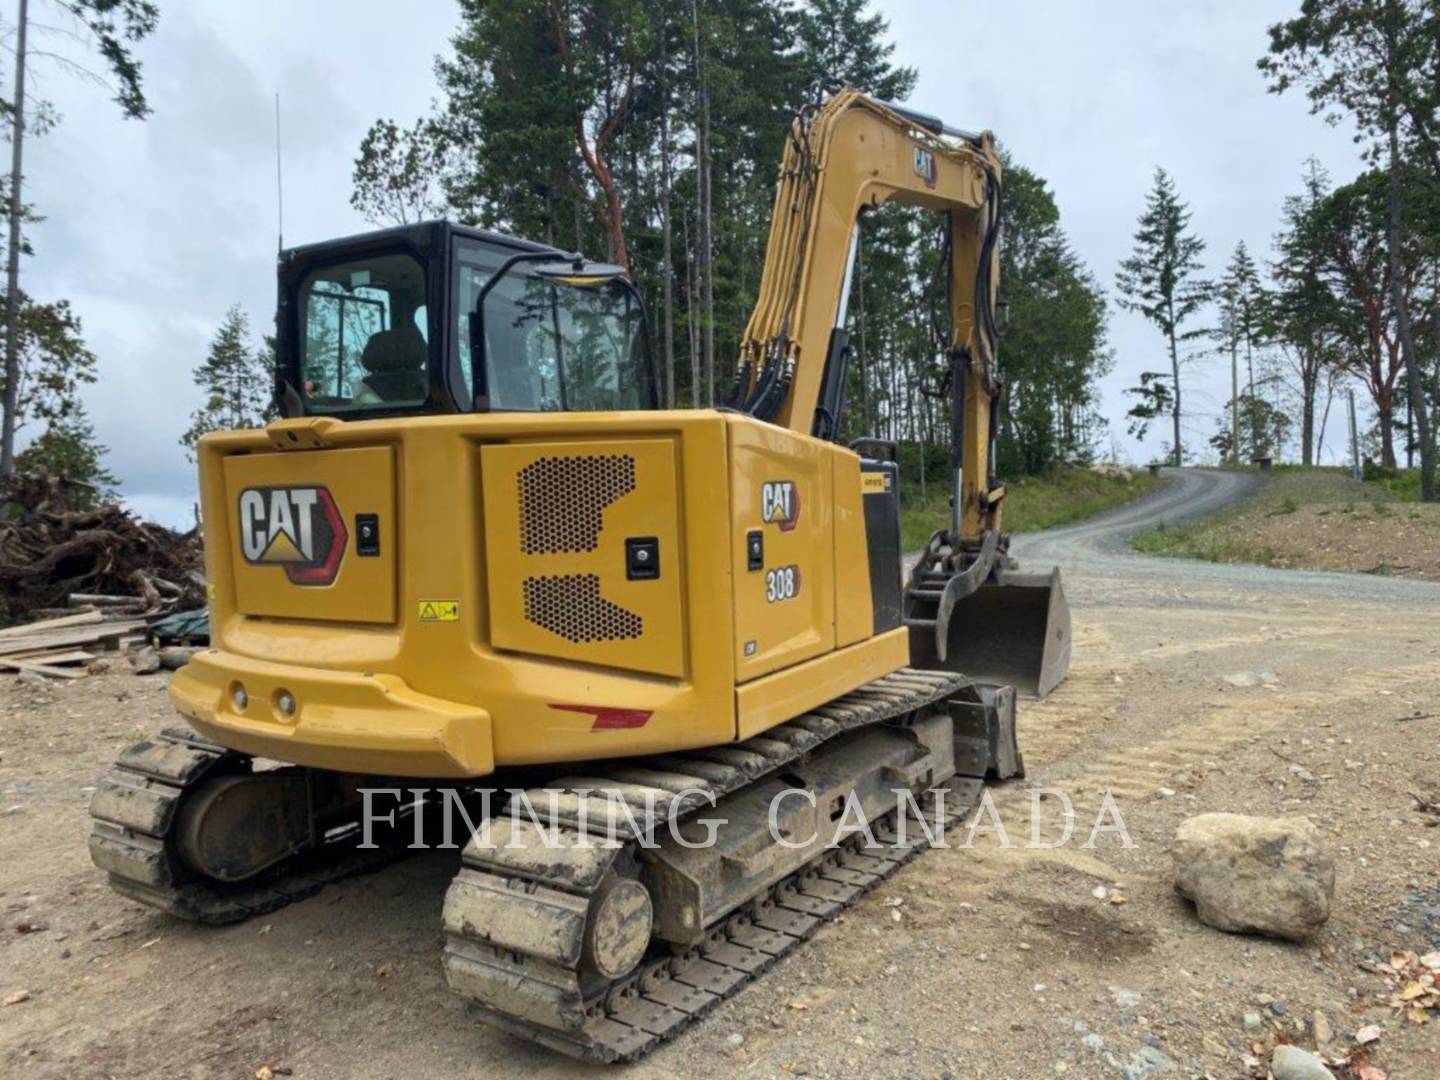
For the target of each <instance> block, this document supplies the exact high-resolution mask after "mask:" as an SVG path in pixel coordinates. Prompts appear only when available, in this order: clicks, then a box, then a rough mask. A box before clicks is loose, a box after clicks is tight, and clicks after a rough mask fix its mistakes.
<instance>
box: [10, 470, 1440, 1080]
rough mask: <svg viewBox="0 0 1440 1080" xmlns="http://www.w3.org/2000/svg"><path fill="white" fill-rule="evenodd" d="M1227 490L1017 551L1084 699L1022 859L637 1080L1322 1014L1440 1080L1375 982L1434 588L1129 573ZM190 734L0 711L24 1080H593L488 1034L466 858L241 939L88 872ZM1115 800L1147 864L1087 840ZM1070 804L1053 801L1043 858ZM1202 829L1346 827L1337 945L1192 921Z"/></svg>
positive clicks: (1400, 942)
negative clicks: (163, 743)
mask: <svg viewBox="0 0 1440 1080" xmlns="http://www.w3.org/2000/svg"><path fill="white" fill-rule="evenodd" d="M1224 484H1225V481H1223V480H1216V479H1215V478H1214V476H1213V475H1210V474H1203V473H1195V472H1191V471H1189V470H1187V471H1186V472H1184V473H1182V474H1179V475H1178V476H1175V477H1173V478H1172V483H1171V484H1170V485H1169V486H1168V488H1167V489H1166V490H1165V491H1163V492H1160V493H1158V494H1157V495H1155V496H1151V497H1150V498H1149V499H1148V500H1146V501H1142V503H1140V504H1136V505H1134V506H1130V507H1126V508H1124V509H1123V510H1121V511H1119V512H1118V513H1117V515H1116V516H1115V518H1114V519H1112V520H1110V521H1109V522H1098V521H1097V522H1091V523H1087V524H1086V525H1083V526H1077V527H1074V528H1071V529H1066V530H1057V531H1055V532H1054V533H1048V534H1036V535H1035V536H1033V537H1027V538H1025V540H1024V542H1023V543H1019V544H1017V549H1018V551H1019V554H1020V556H1021V558H1022V559H1024V560H1025V562H1026V565H1027V566H1029V567H1032V568H1033V567H1036V566H1038V565H1040V563H1041V562H1043V561H1058V562H1059V563H1060V564H1061V565H1062V567H1063V568H1064V572H1065V574H1066V588H1067V590H1068V593H1069V595H1070V598H1071V601H1072V604H1073V606H1074V614H1075V636H1076V640H1075V665H1074V668H1073V669H1072V674H1071V677H1070V679H1069V680H1068V681H1067V682H1066V683H1065V684H1064V686H1062V687H1061V688H1060V690H1058V691H1057V692H1056V693H1055V694H1053V695H1052V696H1051V697H1050V699H1049V700H1047V701H1045V702H1043V703H1022V714H1021V715H1022V719H1021V738H1022V745H1023V746H1024V749H1025V755H1026V762H1027V765H1028V766H1029V769H1030V775H1029V778H1028V780H1027V781H1026V782H1024V783H1022V784H1010V785H1003V786H1000V787H997V788H994V789H993V791H992V794H993V797H994V799H995V804H996V806H997V808H998V810H999V814H1000V819H1001V820H1002V821H1003V822H1004V823H1005V825H1006V826H1007V828H1008V829H1009V833H1010V838H1011V839H1012V840H1013V841H1015V843H1016V845H1017V846H1014V847H1010V848H1006V847H1003V846H1001V844H1000V843H999V842H998V840H997V838H996V837H995V835H994V834H993V832H987V833H984V834H981V835H978V836H977V838H976V839H975V842H974V844H973V846H971V847H970V848H968V849H965V848H963V847H962V846H961V845H962V844H963V841H964V839H965V836H964V834H963V833H962V834H960V835H958V836H952V837H951V845H952V846H951V847H949V848H947V849H944V850H936V851H932V852H931V853H929V854H927V855H925V856H924V857H922V858H921V859H920V860H918V861H917V862H915V863H913V864H911V865H910V866H909V867H907V868H906V869H904V870H902V871H901V872H900V873H899V874H898V875H897V876H896V877H895V878H893V879H892V880H891V881H889V882H888V883H886V884H884V885H883V886H881V887H879V888H877V889H876V890H875V891H874V892H872V893H871V894H870V895H869V896H868V897H867V898H866V899H865V900H863V901H862V902H861V903H860V904H859V905H858V906H857V907H856V908H855V909H853V910H852V911H850V912H849V913H847V914H846V915H845V916H844V917H843V919H842V920H841V921H839V922H838V923H836V924H834V925H832V926H830V927H828V928H826V929H824V930H823V931H822V932H821V933H820V934H819V935H818V936H817V937H816V938H815V939H814V940H813V941H812V942H811V943H810V944H809V945H808V946H807V947H806V948H804V949H802V950H801V951H800V952H799V953H798V954H797V955H795V956H793V957H791V958H789V959H788V960H786V961H784V962H783V963H782V964H780V965H779V966H778V967H777V968H776V969H775V970H774V971H772V972H771V973H770V974H769V975H767V976H766V977H764V978H762V979H761V980H760V981H758V982H757V983H756V984H754V985H753V986H752V987H750V988H749V989H747V990H745V991H743V992H742V993H741V994H739V995H738V996H737V997H736V998H735V999H733V1000H732V1001H730V1002H727V1003H726V1004H724V1005H722V1006H721V1007H720V1008H719V1009H718V1010H717V1011H716V1012H715V1013H713V1014H712V1015H711V1016H710V1018H709V1019H708V1020H707V1021H706V1022H705V1023H703V1024H702V1025H700V1026H699V1027H697V1028H695V1029H692V1031H690V1032H689V1033H687V1034H685V1035H684V1036H682V1037H681V1038H679V1039H678V1040H676V1041H675V1042H673V1043H671V1044H669V1045H668V1046H666V1047H664V1048H662V1049H661V1050H660V1051H659V1052H657V1053H656V1054H654V1055H653V1056H652V1057H650V1058H649V1059H647V1060H646V1061H645V1062H643V1063H642V1064H640V1065H638V1066H634V1067H631V1068H628V1069H626V1070H624V1073H625V1075H626V1076H636V1077H659V1076H687V1077H690V1076H732V1075H740V1074H743V1075H747V1076H759V1077H770V1076H778V1077H784V1076H798V1075H808V1076H834V1077H842V1076H844V1077H850V1076H858V1075H864V1076H895V1077H901V1076H905V1077H915V1076H920V1077H942V1076H946V1075H949V1076H952V1077H976V1078H984V1080H999V1078H1005V1077H1011V1078H1015V1080H1034V1078H1039V1077H1051V1076H1066V1077H1082V1078H1087V1080H1088V1078H1091V1077H1094V1078H1097V1080H1098V1078H1125V1077H1127V1076H1128V1077H1131V1078H1132V1080H1133V1078H1139V1077H1144V1076H1149V1075H1155V1076H1160V1077H1168V1076H1173V1077H1186V1078H1188V1077H1198V1076H1204V1075H1206V1074H1207V1073H1208V1074H1209V1075H1211V1076H1214V1077H1217V1078H1224V1080H1230V1078H1233V1077H1240V1076H1244V1075H1246V1073H1245V1068H1246V1067H1245V1066H1244V1064H1243V1055H1244V1054H1245V1053H1246V1052H1247V1051H1248V1049H1249V1048H1250V1046H1251V1044H1252V1043H1256V1042H1261V1043H1264V1044H1266V1045H1267V1046H1268V1045H1270V1044H1272V1043H1273V1042H1274V1040H1275V1038H1276V1037H1277V1033H1281V1036H1282V1037H1285V1038H1289V1039H1291V1040H1293V1041H1296V1042H1299V1043H1301V1044H1302V1045H1306V1046H1308V1045H1310V1044H1311V1039H1310V1035H1309V1026H1310V1022H1311V1016H1312V1014H1313V1012H1314V1011H1315V1010H1317V1009H1318V1010H1321V1011H1323V1012H1324V1014H1325V1015H1326V1017H1327V1019H1328V1021H1329V1023H1330V1025H1331V1026H1332V1027H1333V1028H1334V1030H1335V1032H1336V1042H1335V1045H1336V1046H1337V1047H1342V1046H1344V1045H1346V1044H1348V1043H1349V1042H1350V1041H1351V1038H1352V1036H1353V1035H1354V1033H1355V1032H1356V1031H1357V1030H1358V1029H1359V1028H1360V1027H1362V1026H1363V1025H1366V1024H1370V1023H1378V1024H1380V1025H1381V1027H1382V1032H1383V1033H1382V1036H1381V1038H1380V1040H1379V1042H1378V1043H1377V1044H1375V1046H1374V1047H1373V1050H1374V1053H1373V1058H1374V1060H1375V1061H1376V1063H1377V1064H1379V1065H1380V1066H1382V1067H1383V1068H1385V1069H1386V1070H1387V1071H1388V1073H1389V1076H1390V1077H1391V1080H1397V1078H1398V1080H1430V1078H1433V1077H1436V1076H1440V1038H1437V1030H1440V1029H1437V1027H1436V1022H1440V1018H1437V1021H1436V1022H1432V1023H1431V1024H1428V1025H1425V1026H1423V1027H1422V1026H1419V1025H1416V1024H1412V1023H1410V1022H1408V1021H1404V1020H1403V1019H1396V1018H1394V1017H1393V1016H1392V1015H1391V1011H1390V1010H1389V1009H1387V1008H1383V1007H1381V1006H1379V1005H1378V1004H1377V1002H1376V994H1377V992H1379V991H1380V990H1382V989H1383V983H1382V982H1381V980H1380V979H1379V978H1378V977H1377V976H1376V975H1374V974H1372V973H1371V972H1370V971H1368V970H1366V967H1365V965H1369V964H1371V963H1372V962H1373V961H1374V960H1377V959H1380V958H1382V957H1384V956H1386V955H1388V953H1389V951H1390V949H1391V948H1392V947H1402V948H1410V949H1414V950H1416V951H1425V950H1426V949H1433V948H1440V859H1437V854H1440V829H1433V828H1428V827H1427V826H1426V819H1425V816H1424V815H1422V814H1420V813H1418V812H1417V811H1416V809H1415V806H1414V802H1413V800H1412V799H1411V797H1410V792H1412V791H1416V792H1425V791H1428V792H1431V793H1434V792H1436V791H1437V789H1440V685H1437V680H1436V678H1435V673H1436V671H1437V666H1440V587H1436V586H1433V585H1427V584H1425V583H1419V582H1398V581H1393V580H1386V579H1383V578H1375V577H1363V576H1358V575H1334V574H1322V573H1290V572H1282V571H1270V570H1259V569H1254V568H1247V567H1228V566H1216V565H1209V564H1199V563H1188V562H1185V561H1181V560H1155V559H1146V558H1141V557H1137V556H1134V555H1130V554H1127V553H1126V552H1125V551H1124V548H1123V544H1122V543H1121V542H1120V539H1119V537H1120V535H1121V534H1122V533H1123V532H1124V531H1126V530H1128V529H1133V528H1138V527H1141V526H1143V525H1144V524H1146V521H1147V515H1153V514H1154V513H1157V512H1159V513H1164V514H1170V515H1174V514H1178V513H1182V512H1184V510H1185V506H1186V504H1187V503H1188V504H1190V506H1191V508H1193V505H1194V504H1195V503H1197V502H1206V501H1213V500H1216V499H1218V500H1220V501H1223V500H1224V499H1226V498H1229V497H1232V496H1233V495H1234V494H1235V493H1234V492H1233V491H1229V492H1225V491H1220V490H1218V489H1219V488H1220V487H1223V486H1224ZM1207 493H1208V494H1207ZM1227 677H1229V678H1228V679H1227ZM1237 683H1240V684H1244V685H1236V684H1237ZM169 722H171V715H170V710H169V708H168V705H167V702H166V697H165V691H164V686H163V685H162V683H161V682H160V681H158V679H157V678H156V677H150V678H137V677H134V676H131V675H129V674H128V673H114V674H106V675H100V676H95V677H92V678H89V679H84V680H77V681H75V682H73V683H68V684H62V685H57V686H54V687H53V688H48V689H40V688H32V687H28V686H23V685H19V684H17V683H16V682H15V681H14V680H11V679H8V678H7V679H5V680H3V682H0V755H3V756H0V796H3V798H0V866H3V867H4V871H3V873H0V916H3V925H0V935H3V936H0V998H8V997H10V996H11V995H15V994H18V993H20V992H22V991H28V994H29V998H28V1000H25V1001H22V1002H19V1003H17V1004H13V1005H5V1006H0V1060H3V1061H4V1063H5V1065H6V1067H7V1069H8V1071H9V1072H10V1073H12V1074H14V1075H20V1076H35V1077H91V1076H95V1077H100V1076H124V1077H131V1076H136V1075H161V1076H195V1077H212V1076H216V1077H218V1076H232V1077H253V1076H254V1075H255V1074H256V1071H257V1069H260V1068H261V1067H262V1066H271V1067H272V1068H273V1067H276V1066H278V1067H281V1068H285V1069H290V1070H292V1072H293V1075H294V1076H296V1077H411V1076H424V1077H446V1076H488V1075H500V1074H507V1075H513V1074H516V1073H524V1074H526V1075H528V1076H531V1077H551V1076H572V1075H581V1074H585V1075H593V1073H594V1070H593V1069H589V1068H586V1067H584V1066H580V1065H577V1064H575V1063H572V1062H569V1061H567V1060H565V1059H563V1058H559V1057H556V1056H554V1055H552V1054H549V1053H547V1052H545V1051H543V1050H539V1049H536V1048H534V1047H531V1046H529V1045H527V1044H525V1043H522V1042H518V1041H516V1040H514V1039H511V1038H508V1037H505V1036H503V1035H500V1034H498V1033H496V1032H494V1031H491V1030H488V1029H486V1028H483V1027H479V1026H477V1025H475V1024H473V1023H472V1022H469V1021H467V1020H466V1018H465V1016H464V1013H463V1009H462V1007H461V1005H460V1003H459V1001H458V1000H457V999H455V998H453V997H452V996H451V995H450V994H449V993H448V992H447V991H446V989H445V987H444V985H443V982H442V980H441V976H440V967H439V959H438V957H439V950H440V944H441V942H440V931H439V911H440V903H441V899H442V897H443V895H444V890H445V887H446V884H447V883H448V880H449V878H450V876H451V875H452V874H453V873H454V870H455V867H456V863H457V862H458V860H457V859H456V858H455V857H454V855H453V853H451V854H446V853H427V854H424V855H420V856H418V857H416V858H414V859H411V860H409V861H407V862H405V863H402V864H399V865H396V866H393V867H390V868H388V869H386V870H384V871H382V872H380V873H377V874H373V875H370V876H368V877H365V878H361V879H357V880H354V881H350V882H346V883H344V884H341V885H338V886H335V887H332V888H330V889H328V890H327V891H325V892H324V893H322V894H321V895H320V896H318V897H316V898H314V899H312V900H308V901H306V902H303V903H300V904H297V905H295V906H293V907H291V908H289V909H286V910H284V911H282V912H279V913H276V914H275V915H272V916H268V917H266V918H263V919H260V920H258V921H256V922H252V923H247V924H244V925H241V926H236V927H228V928H222V929H207V928H202V927H195V926H190V925H186V924H182V923H177V922H174V921H171V920H168V919H166V918H163V917H161V916H159V915H156V914H153V913H151V912H149V911H146V910H144V909H142V908H140V907H138V906H137V905H135V904H132V903H129V902H127V901H125V900H123V899H122V898H120V897H118V896H116V895H115V894H113V893H111V892H110V891H109V890H108V889H107V888H106V887H105V885H104V883H103V882H102V881H101V880H100V875H99V874H98V873H97V872H96V871H95V870H94V869H93V867H91V865H90V862H89V858H88V855H87V852H86V847H85V838H86V835H87V833H88V830H89V823H88V819H87V813H86V803H87V800H88V797H89V791H88V788H89V785H91V784H92V783H93V781H94V778H95V776H96V775H97V774H98V773H99V772H100V771H102V769H103V768H104V767H105V766H106V764H107V763H108V762H109V761H110V760H111V759H112V758H113V757H114V755H115V753H116V752H117V751H118V750H119V749H121V748H122V747H123V746H125V745H126V744H127V743H128V742H129V741H131V740H133V739H134V738H136V737H138V736H140V735H141V734H143V733H147V732H151V731H154V730H157V729H158V728H159V727H161V726H162V725H164V724H166V723H169ZM1032 787H1043V788H1057V789H1060V790H1062V791H1064V792H1065V793H1066V794H1067V796H1068V797H1070V798H1071V799H1073V800H1074V804H1075V807H1076V819H1077V826H1076V831H1077V836H1076V838H1075V842H1074V843H1073V844H1071V845H1070V846H1067V847H1062V848H1058V849H1054V850H1042V849H1027V848H1026V847H1025V846H1024V844H1025V841H1026V840H1028V839H1029V833H1030V827H1031V823H1030V814H1029V811H1030V806H1031V796H1030V794H1029V789H1030V788H1032ZM1161 789H1163V791H1162V790H1161ZM1106 790H1109V791H1112V792H1113V793H1114V795H1115V797H1116V800H1117V805H1118V806H1119V807H1120V809H1121V812H1122V813H1123V816H1124V820H1125V823H1126V825H1127V827H1128V829H1129V833H1130V835H1131V837H1132V839H1133V841H1134V847H1131V848H1126V847H1122V846H1121V844H1120V842H1119V840H1118V838H1117V837H1116V836H1115V835H1114V834H1113V833H1107V834H1104V835H1101V836H1099V837H1098V838H1097V839H1096V843H1095V846H1094V847H1093V848H1090V849H1086V848H1083V847H1081V846H1080V843H1081V842H1082V841H1083V840H1084V839H1085V837H1086V836H1087V835H1088V833H1089V831H1090V826H1091V824H1092V822H1093V820H1094V815H1095V813H1096V811H1097V809H1098V807H1099V804H1100V801H1101V799H1102V797H1103V792H1104V791H1106ZM1157 791H1158V792H1161V793H1160V794H1159V795H1157ZM1165 792H1173V794H1169V795H1166V794H1164V793H1165ZM1058 803H1059V799H1058V798H1057V797H1055V796H1050V797H1047V798H1045V799H1044V801H1042V802H1041V804H1040V805H1041V807H1042V814H1041V822H1040V826H1041V836H1042V839H1044V840H1053V839H1055V838H1056V836H1057V833H1058V818H1057V817H1056V811H1055V809H1054V808H1055V807H1056V806H1057V805H1058ZM1206 810H1228V811H1238V812H1246V813H1262V814H1280V813H1284V814H1306V815H1309V816H1310V817H1311V818H1312V820H1314V821H1315V822H1316V823H1317V824H1318V825H1319V826H1320V827H1321V828H1322V830H1323V831H1324V832H1325V834H1326V835H1327V837H1328V838H1329V842H1330V844H1331V846H1332V850H1333V852H1334V854H1335V857H1336V861H1337V864H1338V870H1339V874H1338V877H1339V880H1338V885H1337V889H1336V905H1335V911H1334V914H1333V917H1332V919H1331V922H1330V924H1329V925H1328V926H1327V927H1326V929H1325V930H1324V931H1323V932H1322V934H1321V936H1320V937H1319V938H1318V939H1317V940H1316V941H1314V942H1312V943H1311V944H1309V945H1291V944H1285V943H1281V942H1274V941H1268V940H1265V939H1260V938H1253V937H1243V936H1233V935H1226V934H1221V933H1219V932H1216V931H1213V930H1210V929H1208V928H1205V927H1203V926H1201V925H1200V924H1198V923H1197V922H1196V920H1195V918H1194V916H1193V913H1192V912H1191V911H1190V910H1189V909H1187V907H1186V906H1185V905H1184V904H1183V903H1182V902H1181V901H1180V900H1179V899H1177V897H1176V896H1175V894H1174V892H1173V889H1172V887H1171V878H1170V873H1169V856H1168V853H1167V845H1168V843H1169V840H1170V838H1171V837H1172V836H1173V834H1174V830H1175V827H1176V826H1177V825H1178V824H1179V822H1180V821H1182V820H1183V819H1184V818H1185V817H1187V816H1189V815H1191V814H1194V813H1198V812H1202V811H1206ZM1097 886H1104V887H1105V889H1106V890H1107V895H1106V898H1105V899H1103V900H1102V899H1097V897H1096V896H1095V895H1094V892H1093V890H1095V889H1096V888H1097ZM1117 893H1118V895H1119V896H1121V897H1123V898H1124V903H1122V904H1117V903H1114V902H1112V901H1113V899H1114V897H1115V896H1116V895H1117ZM1246 1012H1253V1013H1255V1014H1257V1016H1258V1019H1259V1027H1258V1028H1256V1029H1254V1030H1250V1029H1247V1028H1246V1027H1245V1026H1244V1023H1243V1017H1244V1014H1245V1013H1246ZM1251 1019H1252V1020H1254V1019H1256V1017H1251ZM1147 1070H1148V1071H1147ZM1156 1070H1159V1071H1156ZM282 1075H283V1074H282Z"/></svg>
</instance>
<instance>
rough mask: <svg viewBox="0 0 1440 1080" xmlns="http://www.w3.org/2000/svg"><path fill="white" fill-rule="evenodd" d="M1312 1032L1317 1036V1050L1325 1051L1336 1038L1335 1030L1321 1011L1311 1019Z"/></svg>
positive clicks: (1316, 1012) (1316, 1011) (1317, 1011)
mask: <svg viewBox="0 0 1440 1080" xmlns="http://www.w3.org/2000/svg"><path fill="white" fill-rule="evenodd" d="M1310 1032H1311V1034H1313V1035H1314V1036H1315V1049H1316V1050H1323V1049H1325V1047H1326V1045H1328V1044H1329V1042H1330V1040H1331V1039H1333V1038H1334V1037H1335V1030H1334V1029H1333V1028H1332V1027H1331V1026H1330V1021H1329V1019H1328V1018H1327V1017H1326V1016H1325V1014H1324V1013H1323V1012H1321V1011H1320V1010H1319V1009H1316V1010H1315V1015H1314V1016H1312V1017H1311V1018H1310Z"/></svg>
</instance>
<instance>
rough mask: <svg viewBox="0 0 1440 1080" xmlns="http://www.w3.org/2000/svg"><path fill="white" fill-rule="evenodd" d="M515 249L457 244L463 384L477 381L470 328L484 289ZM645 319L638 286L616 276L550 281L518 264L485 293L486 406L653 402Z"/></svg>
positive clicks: (602, 407) (563, 407)
mask: <svg viewBox="0 0 1440 1080" xmlns="http://www.w3.org/2000/svg"><path fill="white" fill-rule="evenodd" d="M512 254H514V253H513V252H511V251H503V250H499V249H496V248H492V247H488V246H485V245H480V244H463V245H460V246H459V251H458V254H457V267H456V274H455V279H456V281H455V293H456V295H455V301H456V307H455V310H456V312H457V314H458V316H459V322H460V325H459V326H458V327H457V329H458V333H457V334H456V335H455V340H456V342H457V346H458V348H457V351H458V357H457V366H458V367H459V370H460V377H461V380H462V384H463V385H464V386H465V387H467V388H468V387H470V386H472V385H474V383H473V381H472V379H473V375H474V369H473V361H474V356H475V354H476V353H478V352H480V350H477V349H472V342H471V340H470V334H471V331H472V328H473V327H474V325H475V323H474V321H473V320H471V318H470V314H471V313H472V312H474V311H475V304H476V300H477V298H478V297H479V294H480V290H481V289H482V288H484V286H485V284H486V282H487V281H489V280H490V278H491V277H492V276H493V275H494V274H495V272H496V271H497V270H498V269H499V268H500V266H501V264H502V263H504V262H505V261H506V259H508V258H509V257H510V256H511V255H512ZM643 324H644V320H643V314H642V312H641V309H640V305H639V303H638V301H637V300H636V298H635V293H634V291H633V290H632V289H631V288H630V287H629V286H628V285H626V284H625V283H623V282H620V281H615V280H598V281H597V280H590V281H586V280H584V279H577V278H559V279H557V278H554V277H549V276H544V275H541V274H537V273H536V272H535V266H534V264H525V263H520V264H518V265H515V266H513V267H511V269H510V270H509V271H508V272H507V273H506V275H505V276H504V277H503V278H502V279H501V280H500V281H499V283H497V284H496V286H495V287H494V288H493V289H491V290H490V292H489V293H488V294H487V295H486V297H485V308H484V312H483V314H482V318H481V320H480V326H481V328H482V332H483V333H484V335H485V347H484V350H483V355H484V357H485V378H484V379H483V380H482V385H483V387H484V390H485V393H486V396H487V398H488V402H487V404H488V407H489V408H490V409H492V410H506V411H522V412H556V411H604V412H609V411H616V410H625V409H650V408H654V406H655V397H654V386H653V382H652V374H651V370H650V366H649V362H648V357H647V356H646V353H645V338H644V325H643Z"/></svg>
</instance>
